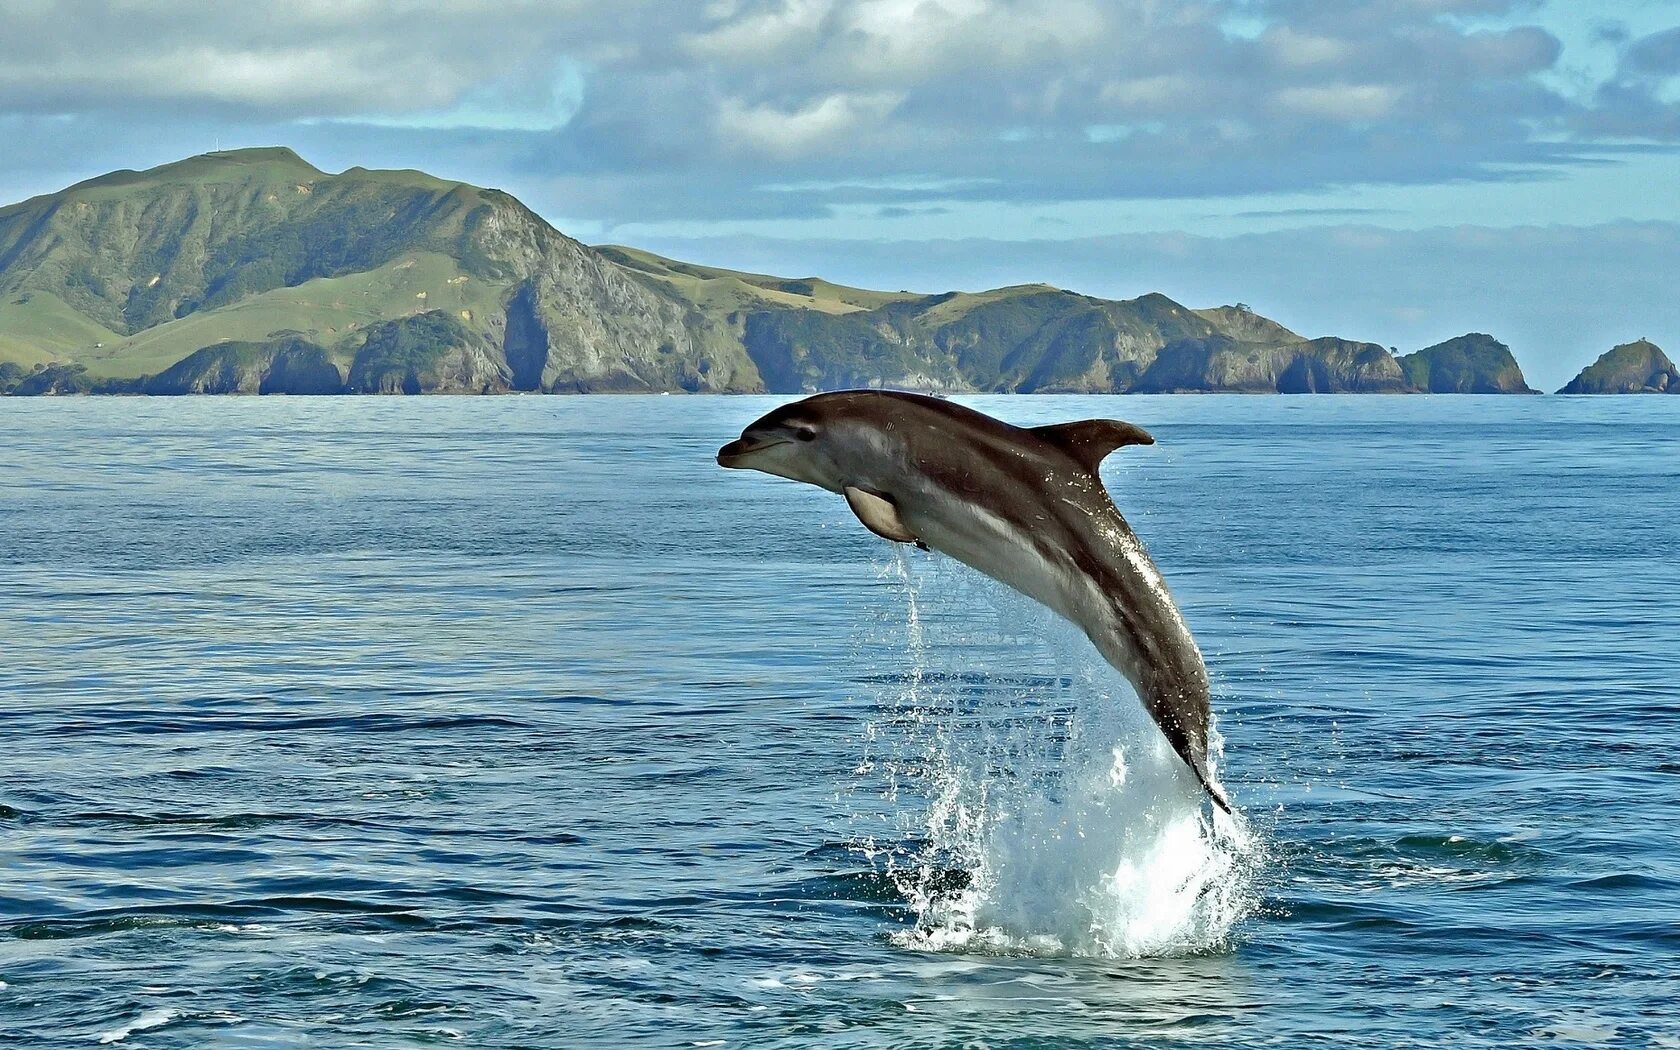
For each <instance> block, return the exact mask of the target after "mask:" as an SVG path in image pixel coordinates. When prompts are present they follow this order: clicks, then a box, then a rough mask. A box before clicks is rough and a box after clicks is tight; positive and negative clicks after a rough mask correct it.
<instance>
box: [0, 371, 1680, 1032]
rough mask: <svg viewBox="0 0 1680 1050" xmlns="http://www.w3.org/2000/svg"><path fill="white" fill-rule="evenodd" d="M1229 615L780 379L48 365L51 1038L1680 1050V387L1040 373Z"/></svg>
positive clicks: (29, 769)
mask: <svg viewBox="0 0 1680 1050" xmlns="http://www.w3.org/2000/svg"><path fill="white" fill-rule="evenodd" d="M965 400H969V401H970V402H971V403H974V404H976V405H977V406H979V407H982V408H984V409H986V410H989V411H992V412H994V413H996V414H998V415H1001V416H1003V417H1005V418H1007V419H1010V420H1012V421H1016V422H1021V423H1042V422H1050V421H1056V420H1065V419H1072V418H1079V417H1083V416H1088V415H1117V416H1120V417H1123V418H1126V419H1130V420H1132V421H1134V422H1137V423H1140V424H1142V425H1144V426H1146V427H1148V428H1149V429H1150V430H1151V431H1153V432H1154V434H1155V435H1156V437H1157V439H1158V442H1159V443H1158V444H1157V445H1155V446H1153V447H1151V448H1147V449H1127V450H1123V451H1121V452H1120V453H1117V454H1116V455H1115V456H1114V457H1112V458H1111V459H1110V461H1109V463H1108V465H1107V468H1106V470H1105V477H1106V479H1107V481H1108V483H1109V485H1110V488H1111V489H1112V490H1113V492H1114V493H1115V497H1116V501H1117V503H1118V504H1119V506H1120V507H1121V509H1122V511H1123V512H1124V513H1125V514H1126V515H1127V517H1128V518H1129V519H1130V520H1131V522H1132V524H1133V526H1134V527H1135V528H1136V530H1137V531H1138V533H1139V534H1140V536H1141V537H1142V538H1143V540H1144V542H1145V543H1146V544H1147V545H1148V547H1149V548H1150V550H1151V552H1152V553H1153V555H1154V556H1155V558H1156V560H1157V562H1158V563H1159V564H1160V566H1161V568H1162V570H1163V572H1164V573H1165V575H1166V577H1167V579H1168V581H1169V583H1170V585H1171V586H1172V588H1173V590H1174V592H1175V593H1176V595H1177V596H1178V598H1179V601H1180V604H1181V605H1182V606H1183V609H1184V612H1185V615H1186V617H1187V619H1188V621H1189V623H1190V624H1191V626H1192V628H1193V630H1194V631H1195V632H1196V634H1197V637H1198V639H1199V641H1200V643H1201V645H1202V648H1203V650H1204V651H1205V653H1206V655H1207V658H1208V663H1209V667H1210V669H1211V672H1212V674H1213V677H1214V682H1215V694H1216V696H1215V709H1216V714H1217V719H1218V729H1219V733H1220V736H1221V737H1222V740H1223V755H1222V757H1221V759H1220V776H1221V779H1222V781H1223V783H1224V784H1225V785H1226V787H1227V789H1228V790H1229V791H1230V792H1231V793H1232V794H1233V796H1234V797H1235V799H1236V800H1237V802H1238V803H1239V805H1240V807H1241V809H1242V811H1243V813H1244V820H1243V821H1242V822H1241V823H1240V824H1233V825H1225V824H1220V825H1213V824H1210V823H1209V822H1208V821H1207V819H1206V818H1204V817H1200V816H1198V813H1197V807H1196V805H1195V801H1194V798H1195V796H1194V792H1193V791H1187V790H1186V788H1185V786H1184V785H1183V784H1181V783H1179V781H1178V779H1177V777H1176V775H1175V773H1174V772H1173V768H1172V766H1171V764H1170V763H1166V762H1164V760H1163V759H1162V757H1161V755H1160V749H1159V746H1158V744H1157V742H1156V738H1154V737H1153V736H1152V731H1151V730H1150V729H1149V727H1148V725H1147V722H1145V721H1143V720H1142V719H1141V716H1140V715H1139V713H1138V711H1137V705H1136V701H1135V698H1133V697H1132V696H1131V695H1130V693H1129V692H1128V690H1127V689H1126V687H1125V686H1124V684H1123V683H1121V682H1120V681H1119V680H1118V678H1117V677H1115V676H1114V675H1113V673H1112V672H1111V671H1109V670H1108V668H1107V667H1106V665H1104V664H1102V662H1101V661H1100V660H1098V659H1097V658H1096V657H1095V656H1094V654H1093V653H1092V652H1091V651H1090V647H1089V646H1088V644H1087V643H1086V642H1085V641H1084V640H1083V639H1082V638H1081V637H1079V636H1078V635H1077V633H1076V632H1074V631H1073V630H1072V629H1071V628H1068V627H1066V626H1065V625H1063V624H1060V623H1059V622H1057V621H1055V620H1054V619H1053V618H1051V617H1050V616H1048V615H1047V614H1045V613H1043V612H1042V611H1041V610H1039V609H1037V608H1036V607H1035V606H1033V605H1032V604H1031V603H1029V602H1026V601H1025V600H1024V599H1020V598H1018V597H1016V596H1014V595H1012V594H1010V593H1008V592H1006V591H1004V590H1003V589H1002V588H1000V587H998V586H997V585H995V584H991V583H989V582H987V581H984V580H980V579H978V578H977V577H976V576H975V575H974V574H973V573H971V572H969V571H968V570H966V569H963V568H962V567H960V566H956V565H953V564H951V563H950V562H949V561H947V560H945V559H943V558H941V557H939V556H937V555H929V554H921V553H916V552H904V551H899V550H894V549H893V548H891V547H890V546H889V545H887V544H885V543H883V542H881V541H879V540H877V539H876V538H874V537H873V536H871V535H869V534H868V533H866V532H865V531H864V530H863V529H862V528H861V527H860V526H858V525H857V523H856V522H855V521H853V520H852V519H851V517H850V515H849V514H848V513H847V512H846V510H845V508H844V506H843V504H842V503H841V502H840V501H839V500H837V499H836V498H834V497H832V496H829V495H827V494H825V493H821V492H818V491H815V490H811V489H806V488H802V487H799V486H796V485H793V484H791V483H788V482H782V481H778V480H776V479H771V478H767V477H763V476H759V475H747V474H742V473H736V472H726V471H723V470H720V469H718V468H717V467H716V466H715V465H714V464H713V462H712V454H713V452H714V451H715V449H716V448H717V446H718V445H720V444H722V443H723V442H724V441H726V440H728V439H729V438H731V437H733V436H734V435H735V434H736V433H737V432H738V431H739V429H740V428H741V426H742V425H744V424H745V423H746V422H748V421H750V420H751V419H753V418H754V417H755V416H757V415H758V414H759V413H760V412H762V411H763V410H765V409H766V408H767V407H768V405H770V404H771V403H772V399H762V398H679V397H664V398H632V397H594V398H588V397H582V398H560V397H506V398H487V399H470V398H463V399H456V398H421V399H412V400H405V399H397V398H392V399H372V398H369V399H350V398H344V399H308V398H293V399H286V398H263V399H230V398H203V399H182V400H156V399H151V400H148V399H41V400H5V401H0V743H3V746H4V751H5V753H4V756H3V758H0V1042H3V1043H4V1045H6V1046H8V1047H20V1048H21V1047H48V1046H66V1045H68V1046H74V1045H99V1044H106V1045H121V1046H126V1047H160V1048H161V1047H180V1048H188V1047H191V1048H197V1047H206V1046H217V1047H222V1046H227V1047H301V1046H310V1047H358V1046H359V1047H376V1046H377V1047H385V1046H411V1045H412V1046H421V1045H449V1044H452V1043H458V1044H459V1045H463V1046H473V1047H575V1046H585V1045H601V1046H610V1045H642V1046H698V1047H715V1046H729V1047H795V1046H819V1047H834V1048H842V1047H844V1048H851V1047H876V1046H929V1047H933V1046H950V1047H959V1046H973V1047H1006V1046H1007V1047H1077V1046H1090V1047H1099V1046H1100V1047H1116V1046H1149V1047H1154V1046H1176V1045H1186V1046H1189V1045H1193V1046H1196V1047H1207V1046H1217V1047H1241V1046H1302V1045H1326V1046H1337V1045H1348V1046H1359V1047H1369V1046H1452V1047H1479V1046H1488V1047H1495V1046H1497V1047H1507V1046H1516V1045H1533V1044H1540V1043H1545V1044H1557V1045H1572V1044H1594V1045H1610V1046H1634V1047H1646V1046H1653V1047H1665V1046H1666V1047H1674V1046H1680V826H1677V822H1676V813H1677V812H1680V671H1677V668H1680V399H1673V398H1669V399H1664V398H1598V399H1593V398H1581V399H1569V398H1558V397H1547V398H1515V397H1511V398H1498V397H1490V398H1482V397H1447V398H1439V397H1404V398H1400V397H1395V398H1365V397H1337V398H1329V397H1326V398H1310V397H1309V398H1241V397H1176V398H1174V397H1164V398H1150V397H1133V398H1074V397H1037V398H1028V397H1017V398H1001V397H999V398H973V399H965Z"/></svg>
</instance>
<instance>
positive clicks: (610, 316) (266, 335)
mask: <svg viewBox="0 0 1680 1050" xmlns="http://www.w3.org/2000/svg"><path fill="white" fill-rule="evenodd" d="M856 386H893V387H908V388H914V389H924V390H938V391H951V392H957V391H1002V392H1022V393H1052V392H1056V393H1176V392H1219V391H1234V392H1244V393H1340V392H1359V393H1407V392H1419V391H1427V392H1436V393H1534V392H1535V391H1532V390H1530V389H1529V387H1528V384H1527V383H1526V382H1525V381H1524V379H1523V375H1522V370H1521V368H1519V367H1518V365H1517V362H1516V360H1515V358H1513V357H1512V355H1511V352H1510V349H1509V348H1508V347H1506V346H1505V345H1504V344H1503V343H1500V342H1498V341H1497V340H1495V339H1493V338H1492V337H1491V336H1486V335H1479V334H1471V335H1465V336H1460V337H1459V338H1456V339H1452V340H1448V341H1447V342H1445V343H1441V344H1439V345H1436V346H1432V347H1428V348H1426V349H1423V350H1419V351H1417V352H1416V353H1412V354H1407V355H1405V356H1403V357H1398V358H1397V357H1396V356H1394V354H1392V353H1391V352H1390V351H1389V350H1388V349H1386V348H1384V347H1382V346H1379V345H1377V344H1375V343H1362V342H1354V341H1350V340H1345V339H1337V338H1333V337H1327V338H1320V339H1306V338H1303V337H1302V336H1300V335H1297V334H1296V333H1294V332H1291V331H1290V330H1289V329H1287V328H1285V327H1284V326H1282V325H1280V324H1278V323H1277V322H1275V321H1271V320H1268V319H1267V318H1265V317H1262V316H1260V315H1259V314H1257V313H1254V312H1253V311H1252V310H1250V309H1249V308H1248V307H1246V306H1243V305H1240V304H1239V305H1236V306H1222V307H1215V308H1212V309H1199V310H1198V309H1190V308H1188V307H1185V306H1182V305H1180V304H1178V303H1176V302H1173V301H1172V300H1171V299H1168V298H1167V297H1166V296H1164V295H1159V294H1149V295H1144V296H1140V297H1138V298H1136V299H1127V300H1121V301H1115V300H1106V299H1098V298H1094V297H1091V296H1086V295H1080V294H1077V293H1074V292H1069V291H1065V290H1062V289H1057V288H1052V287H1049V286H1047V285H1022V286H1018V287H1011V288H999V289H995V290H992V291H988V292H979V293H966V292H948V293H945V294H942V295H918V294H913V293H910V292H879V291H869V290H866V289H861V288H848V287H844V286H841V285H836V284H831V283H829V282H827V281H823V280H821V279H819V278H814V277H813V278H800V279H788V278H781V277H770V276H765V275H762V274H751V273H740V272H736V271H733V270H723V269H718V268H715V267H708V266H696V265H693V264H689V263H682V262H677V261H675V260H672V259H665V258H662V257H660V256H657V255H653V254H651V253H648V252H643V251H638V250H636V249H633V248H624V247H611V246H610V247H600V248H592V247H589V246H586V245H584V244H581V243H579V242H577V241H575V240H573V239H571V238H569V237H567V236H565V235H564V234H562V233H560V232H559V231H557V230H555V229H554V228H553V227H552V226H550V225H549V224H548V223H546V222H544V221H543V220H542V219H541V218H540V217H539V216H537V215H536V214H535V213H534V212H532V211H531V210H530V209H529V208H526V207H525V206H524V205H522V204H520V203H519V202H518V201H517V200H515V199H514V198H513V197H510V196H509V195H507V194H505V193H501V192H499V191H496V190H485V189H479V188H477V187H474V186H468V185H465V184H463V183H458V182H448V181H444V180H441V179H436V178H433V177H432V176H429V175H426V174H423V173H421V172H417V171H369V170H366V169H362V168H352V169H350V170H348V171H345V172H343V173H341V174H337V175H329V174H326V173H324V172H322V171H320V170H318V169H316V168H315V167H313V166H311V165H310V164H308V163H306V162H305V161H304V160H303V159H302V158H300V157H298V156H297V154H295V153H293V152H292V151H290V150H288V149H283V148H273V149H254V150H238V151H232V152H225V153H211V154H206V155H204V156H200V157H193V158H191V159H188V160H184V161H180V162H178V163H175V164H169V165H165V166H163V167H160V168H154V169H152V170H150V171H144V172H133V171H120V172H114V173H112V174H109V175H105V176H101V177H100V178H97V179H93V180H90V181H88V182H84V183H80V184H78V185H76V186H72V187H70V188H69V189H67V190H64V191H62V192H59V193H54V194H49V195H46V196H43V197H37V198H34V199H32V200H28V201H24V202H23V203H21V204H16V205H12V206H11V207H7V208H4V209H0V392H6V393H12V394H54V393H145V394H233V393H248V394H258V393H298V394H325V393H432V392H439V393H495V392H504V391H522V390H524V391H550V392H579V393H583V392H595V391H618V392H631V391H643V392H652V391H689V392H716V393H723V392H742V393H747V392H763V391H769V392H776V393H790V394H792V393H801V392H809V391H815V390H823V389H832V388H836V387H856ZM1625 390H1656V391H1668V392H1680V377H1676V373H1675V371H1674V366H1673V364H1672V362H1670V361H1669V360H1668V358H1667V357H1665V356H1663V354H1662V351H1661V350H1658V349H1657V348H1656V347H1655V346H1654V345H1652V344H1650V343H1646V342H1643V341H1641V342H1639V343H1632V344H1627V345H1626V346H1622V347H1617V348H1616V349H1615V350H1613V351H1611V352H1610V353H1609V354H1606V355H1605V357H1604V358H1601V359H1600V360H1599V362H1598V363H1597V364H1595V365H1593V366H1591V367H1589V368H1588V369H1587V370H1586V371H1584V372H1583V373H1582V374H1581V376H1580V377H1578V378H1577V379H1576V380H1575V381H1574V382H1573V383H1571V384H1570V386H1569V387H1566V388H1565V392H1571V393H1574V392H1581V393H1599V392H1622V391H1625Z"/></svg>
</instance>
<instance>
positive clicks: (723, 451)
mask: <svg viewBox="0 0 1680 1050" xmlns="http://www.w3.org/2000/svg"><path fill="white" fill-rule="evenodd" d="M791 444H793V441H792V439H791V438H770V439H769V440H765V441H759V442H756V443H754V444H748V443H747V439H746V438H736V439H735V440H734V441H731V442H730V443H729V444H727V445H725V446H723V447H722V448H720V449H718V454H717V461H718V466H720V467H728V466H733V465H735V464H736V463H739V462H740V461H741V460H743V459H745V458H746V457H747V456H750V455H752V454H753V453H754V452H763V451H764V450H765V449H767V448H775V447H776V446H777V445H791Z"/></svg>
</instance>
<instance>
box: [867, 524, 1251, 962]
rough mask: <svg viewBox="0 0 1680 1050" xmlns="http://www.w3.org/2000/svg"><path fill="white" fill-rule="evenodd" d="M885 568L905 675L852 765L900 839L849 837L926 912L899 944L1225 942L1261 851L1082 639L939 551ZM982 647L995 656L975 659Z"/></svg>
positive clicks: (1049, 949) (1011, 947)
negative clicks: (901, 605)
mask: <svg viewBox="0 0 1680 1050" xmlns="http://www.w3.org/2000/svg"><path fill="white" fill-rule="evenodd" d="M886 575H887V576H888V577H889V578H892V579H895V580H898V581H901V582H902V584H903V585H904V592H905V594H906V611H905V615H906V619H905V620H902V621H899V623H898V624H897V629H898V630H899V631H900V632H903V635H902V640H901V641H900V642H899V643H898V644H900V645H903V646H904V647H905V648H906V650H907V651H906V654H905V655H906V658H907V660H908V663H909V669H908V672H907V673H906V674H905V675H904V676H903V677H902V678H901V679H899V680H896V681H895V682H893V684H892V685H891V686H890V687H886V688H885V693H884V695H882V696H881V697H880V698H879V700H880V703H881V705H882V708H883V712H884V713H883V716H882V717H881V718H880V719H879V720H877V722H876V723H875V724H873V725H871V726H870V727H869V729H868V731H867V732H866V733H865V739H866V742H867V744H866V746H867V749H868V754H866V756H865V759H864V761H863V762H862V763H860V765H859V767H858V769H859V773H860V775H861V776H874V777H881V778H884V783H883V784H881V785H880V786H879V790H878V793H879V795H880V797H881V798H882V799H883V800H885V801H886V802H887V803H889V805H890V806H891V807H892V808H891V810H890V811H889V814H882V815H878V819H881V818H882V817H885V818H886V819H889V820H890V821H891V822H892V826H893V829H894V832H895V837H894V838H893V840H892V841H890V842H883V840H882V836H880V835H875V836H872V837H869V838H865V839H863V840H861V841H860V842H858V843H857V844H856V845H857V848H858V849H859V850H860V852H862V853H864V854H865V855H866V856H868V857H869V858H870V859H871V862H872V863H874V864H876V865H878V866H881V867H883V868H884V869H885V870H887V871H888V872H889V873H890V875H891V876H892V878H893V880H894V882H895V883H896V885H897V886H898V888H899V889H900V891H901V892H902V893H904V894H905V896H906V898H907V899H908V900H909V902H910V905H911V908H912V910H913V912H914V913H915V918H916V921H915V923H914V924H913V926H912V927H911V928H910V929H908V930H906V931H905V932H903V933H902V934H900V935H899V938H898V939H899V941H900V943H901V944H903V945H904V946H905V947H909V948H914V949H921V950H935V951H984V952H999V953H1009V954H1015V953H1023V954H1055V955H1081V956H1097V957H1125V958H1135V957H1140V956H1157V955H1174V954H1184V953H1194V952H1205V951H1215V950H1219V949H1220V948H1222V947H1224V946H1225V945H1227V944H1228V943H1229V940H1230V937H1231V932H1232V928H1233V927H1234V926H1235V924H1236V923H1237V922H1238V921H1239V920H1240V919H1241V918H1242V917H1243V916H1244V915H1246V914H1248V913H1249V912H1250V911H1251V910H1252V909H1253V908H1254V906H1255V904H1256V903H1257V899H1256V897H1257V895H1256V892H1255V889H1254V883H1255V875H1256V873H1257V868H1258V866H1259V864H1260V861H1261V854H1262V851H1261V850H1260V848H1259V846H1258V843H1257V842H1256V840H1255V838H1254V836H1253V835H1252V833H1251V832H1250V831H1249V830H1248V828H1247V826H1246V824H1245V823H1244V822H1243V821H1242V820H1241V819H1240V818H1238V819H1234V820H1233V819H1232V818H1230V817H1228V816H1226V815H1225V814H1223V813H1221V812H1218V811H1216V810H1214V809H1213V808H1212V807H1211V806H1210V805H1208V804H1207V803H1206V802H1205V800H1204V799H1203V797H1202V792H1201V789H1200V788H1199V787H1198V786H1197V785H1196V783H1195V781H1194V779H1193V778H1192V777H1191V776H1190V775H1189V773H1188V771H1185V770H1183V769H1182V763H1180V762H1179V760H1178V758H1177V757H1176V756H1175V755H1174V754H1173V753H1172V751H1171V748H1170V747H1169V745H1168V744H1167V742H1166V740H1165V738H1164V737H1163V736H1162V735H1161V733H1160V731H1159V730H1158V729H1157V728H1156V727H1155V726H1154V724H1153V723H1152V722H1151V721H1150V720H1149V718H1148V716H1147V715H1146V714H1145V713H1144V711H1143V709H1142V705H1141V704H1139V702H1138V700H1137V698H1136V696H1135V695H1134V694H1133V693H1132V691H1131V689H1130V687H1129V686H1127V685H1126V684H1125V682H1124V680H1123V679H1121V678H1120V676H1119V675H1118V674H1116V673H1114V672H1113V670H1112V669H1111V668H1109V667H1108V665H1107V664H1106V663H1104V662H1103V661H1102V659H1101V657H1099V656H1098V655H1097V654H1096V652H1095V650H1094V649H1092V647H1091V645H1090V643H1089V642H1088V641H1086V640H1085V639H1084V638H1083V637H1081V636H1080V635H1079V633H1078V631H1077V630H1076V629H1074V628H1072V627H1071V626H1069V625H1067V624H1065V623H1064V622H1063V621H1061V620H1060V619H1058V618H1056V617H1054V616H1053V615H1051V614H1049V613H1048V612H1044V611H1042V610H1041V609H1040V608H1039V606H1037V605H1036V604H1034V603H1032V602H1030V601H1029V600H1027V599H1025V598H1022V597H1020V596H1018V595H1016V594H1015V593H1014V592H1012V591H1009V590H1007V589H1006V588H1004V587H1002V585H998V584H993V583H992V582H991V581H988V580H985V579H984V578H982V577H979V576H977V575H975V574H971V573H968V572H967V570H965V569H962V568H961V567H960V566H956V565H954V564H953V563H951V562H949V561H947V560H945V559H941V558H928V557H916V556H909V557H906V556H902V555H901V556H900V557H899V558H898V559H896V560H895V561H894V562H893V563H891V564H890V565H889V566H888V568H887V571H886ZM889 629H890V625H886V624H883V625H881V633H882V634H883V635H884V634H885V633H886V632H887V631H888V630H889ZM883 640H884V639H883ZM1000 642H1001V643H1005V644H1001V645H1000ZM976 648H980V649H982V650H984V649H986V648H990V649H991V653H990V654H987V655H986V656H984V657H982V660H983V662H982V663H980V664H978V665H977V664H975V663H974V661H973V659H972V657H971V656H969V655H965V654H972V653H973V652H974V651H975V649H976ZM999 652H1002V653H1005V654H1006V657H1005V658H1006V659H1007V660H1008V661H1009V662H1008V664H1007V665H1006V666H1004V667H1001V668H998V667H996V666H995V663H994V662H995V661H997V660H998V659H999V657H998V656H997V655H996V654H997V653H999ZM964 670H966V671H969V672H971V673H968V674H963V673H961V672H962V671H964ZM974 671H985V672H987V674H985V675H983V676H977V675H975V674H974V673H972V672H974ZM1219 755H1220V740H1219V738H1218V734H1217V733H1214V734H1213V735H1212V738H1211V739H1210V740H1209V757H1210V760H1212V761H1214V762H1217V759H1218V757H1219ZM861 786H862V785H860V787H861ZM965 875H966V883H965V882H964V876H965Z"/></svg>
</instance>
